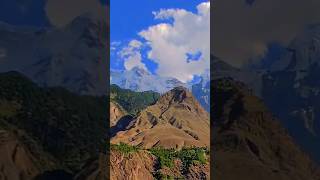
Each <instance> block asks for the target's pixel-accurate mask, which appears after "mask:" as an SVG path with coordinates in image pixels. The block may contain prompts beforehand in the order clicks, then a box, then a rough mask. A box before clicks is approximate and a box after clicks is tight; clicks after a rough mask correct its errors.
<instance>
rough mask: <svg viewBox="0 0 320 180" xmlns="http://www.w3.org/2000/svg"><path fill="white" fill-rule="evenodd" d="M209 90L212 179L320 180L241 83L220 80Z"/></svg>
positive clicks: (258, 101) (266, 111)
mask: <svg viewBox="0 0 320 180" xmlns="http://www.w3.org/2000/svg"><path fill="white" fill-rule="evenodd" d="M212 87H213V111H212V113H213V117H214V121H212V122H213V123H212V131H213V137H214V138H213V144H212V147H211V150H213V152H214V162H213V167H214V169H213V175H212V176H213V178H214V179H223V180H234V179H239V180H241V179H244V180H257V179H259V180H270V179H272V180H317V179H320V176H319V169H318V168H317V166H316V165H315V164H314V163H313V162H312V160H310V158H309V157H308V156H307V155H306V154H305V153H304V152H303V151H302V150H301V149H300V148H299V147H298V146H297V145H296V144H295V142H294V140H293V139H292V138H291V137H290V136H289V135H288V133H287V131H286V130H285V129H284V128H282V127H281V125H280V123H279V121H278V120H276V119H275V118H274V117H273V115H272V114H271V113H270V112H269V111H268V109H267V108H266V107H265V105H264V104H263V102H262V101H261V100H260V99H259V98H257V97H256V96H254V95H252V92H251V91H250V90H248V89H246V87H245V86H244V85H243V84H241V83H238V82H234V81H233V80H230V79H222V80H221V79H220V80H215V81H213V83H212Z"/></svg>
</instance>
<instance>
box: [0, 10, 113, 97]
mask: <svg viewBox="0 0 320 180" xmlns="http://www.w3.org/2000/svg"><path fill="white" fill-rule="evenodd" d="M107 33H108V28H107V24H106V22H105V21H104V20H102V19H97V18H92V17H91V16H90V15H83V16H80V17H77V18H76V19H74V20H73V21H72V22H71V23H70V24H69V25H67V26H66V27H65V28H63V29H56V28H41V29H40V28H32V27H14V26H11V25H8V24H5V23H1V24H0V72H7V71H10V70H15V71H19V72H21V73H23V74H25V75H26V76H28V77H29V78H31V79H32V80H33V81H34V82H36V83H37V84H39V85H41V86H44V87H46V86H49V87H52V86H63V87H66V88H67V89H69V90H72V91H73V92H77V93H80V94H93V95H101V94H106V89H107V60H106V56H107V53H106V42H107V37H108V36H107Z"/></svg>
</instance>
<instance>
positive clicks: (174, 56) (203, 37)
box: [132, 2, 210, 82]
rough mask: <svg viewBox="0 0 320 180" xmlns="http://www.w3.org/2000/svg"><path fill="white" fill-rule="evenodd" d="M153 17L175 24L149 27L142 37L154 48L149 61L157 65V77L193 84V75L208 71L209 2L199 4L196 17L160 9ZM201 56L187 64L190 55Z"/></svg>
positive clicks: (183, 11) (189, 13) (186, 13)
mask: <svg viewBox="0 0 320 180" xmlns="http://www.w3.org/2000/svg"><path fill="white" fill-rule="evenodd" d="M153 14H154V17H155V19H160V20H173V21H172V23H159V24H157V25H153V26H150V27H148V28H147V29H145V30H143V31H141V32H140V33H139V35H140V36H141V37H142V38H143V39H145V40H146V41H147V44H148V45H149V46H150V48H151V50H150V51H149V52H148V58H149V59H151V60H152V61H154V62H155V63H157V64H158V69H157V70H156V73H157V74H159V75H160V76H170V77H175V78H177V79H179V80H180V81H182V82H187V81H190V80H192V79H193V77H194V75H200V74H202V73H203V72H205V71H206V70H208V69H209V66H210V2H203V3H201V4H199V5H198V6H197V12H196V13H193V12H189V11H186V10H184V9H161V10H160V11H158V12H153ZM198 52H200V53H201V56H200V58H199V59H198V60H197V61H188V56H187V54H196V53H198ZM138 57H139V56H137V57H136V58H137V59H138ZM140 58H141V56H140ZM132 61H133V60H132Z"/></svg>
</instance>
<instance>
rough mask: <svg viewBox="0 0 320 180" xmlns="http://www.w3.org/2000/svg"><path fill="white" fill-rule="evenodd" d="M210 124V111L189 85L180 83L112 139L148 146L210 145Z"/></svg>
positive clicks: (117, 141) (180, 146)
mask: <svg viewBox="0 0 320 180" xmlns="http://www.w3.org/2000/svg"><path fill="white" fill-rule="evenodd" d="M209 126H210V122H209V114H208V113H207V112H206V111H205V110H204V109H203V108H202V107H201V105H200V104H199V103H198V101H197V100H196V99H195V98H194V97H193V95H192V94H191V93H190V92H189V91H188V90H187V89H186V88H183V87H177V88H174V89H173V90H171V91H169V92H167V93H166V94H164V95H163V96H162V97H161V98H160V99H159V100H158V101H157V103H156V104H154V105H152V106H149V107H147V108H146V109H145V110H143V111H142V112H141V113H140V115H139V116H138V117H137V118H135V119H134V120H133V121H132V122H131V123H130V124H129V125H128V126H127V128H126V130H123V131H120V132H118V133H117V134H116V135H115V136H114V137H113V138H112V139H111V143H115V144H117V143H119V142H124V143H126V144H130V145H134V146H140V147H144V148H147V149H148V148H151V147H160V146H161V147H164V148H177V149H180V148H182V147H191V146H196V147H208V146H209V144H210V127H209Z"/></svg>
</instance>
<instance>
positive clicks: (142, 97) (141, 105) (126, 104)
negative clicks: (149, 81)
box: [110, 85, 160, 115]
mask: <svg viewBox="0 0 320 180" xmlns="http://www.w3.org/2000/svg"><path fill="white" fill-rule="evenodd" d="M159 97H160V94H159V93H156V92H153V91H145V92H134V91H131V90H129V89H121V88H120V87H118V86H117V85H111V86H110V99H111V101H115V102H117V103H118V104H119V105H121V107H123V108H124V109H125V110H126V111H127V112H128V113H130V114H133V115H136V114H137V113H138V112H140V111H141V110H142V109H145V108H146V107H147V106H149V105H151V104H153V103H155V102H156V101H157V100H158V98H159Z"/></svg>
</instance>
